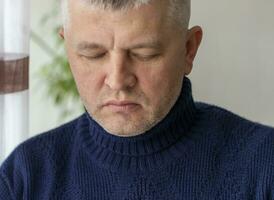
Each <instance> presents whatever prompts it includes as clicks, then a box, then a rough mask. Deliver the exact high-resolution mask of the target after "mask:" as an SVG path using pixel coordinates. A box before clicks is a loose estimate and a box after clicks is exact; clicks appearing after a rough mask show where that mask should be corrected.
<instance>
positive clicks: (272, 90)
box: [191, 0, 274, 126]
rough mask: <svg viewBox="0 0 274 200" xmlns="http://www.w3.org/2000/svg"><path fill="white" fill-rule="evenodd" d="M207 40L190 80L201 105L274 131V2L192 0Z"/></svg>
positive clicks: (195, 19) (194, 14)
mask: <svg viewBox="0 0 274 200" xmlns="http://www.w3.org/2000/svg"><path fill="white" fill-rule="evenodd" d="M192 2H193V3H192V6H193V7H192V8H193V9H192V22H191V24H192V25H194V24H199V25H201V26H202V27H203V29H204V40H203V43H202V46H201V49H200V52H199V54H198V57H197V60H196V63H195V66H194V69H193V72H192V75H191V78H192V80H193V86H194V87H193V90H194V96H195V97H196V100H202V101H206V102H210V103H213V104H217V105H220V106H222V107H225V108H227V109H229V110H232V111H233V112H236V113H238V114H240V115H241V116H244V117H247V118H249V119H252V120H254V121H259V122H262V123H265V124H268V125H272V126H274V103H273V102H274V37H273V35H274V21H273V19H274V12H273V9H274V1H271V0H264V1H257V0H241V1H238V0H230V1H220V0H211V1H202V0H193V1H192Z"/></svg>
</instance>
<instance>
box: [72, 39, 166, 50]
mask: <svg viewBox="0 0 274 200" xmlns="http://www.w3.org/2000/svg"><path fill="white" fill-rule="evenodd" d="M103 48H105V47H104V46H103V45H101V44H97V43H93V42H85V41H84V42H80V43H79V44H78V45H77V49H79V50H91V49H103ZM144 48H151V49H161V48H162V44H161V43H160V42H158V41H156V40H155V41H148V42H143V43H138V44H134V45H131V46H128V47H127V48H126V49H144Z"/></svg>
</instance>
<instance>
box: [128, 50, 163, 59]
mask: <svg viewBox="0 0 274 200" xmlns="http://www.w3.org/2000/svg"><path fill="white" fill-rule="evenodd" d="M130 54H131V55H132V56H134V57H136V58H138V59H141V60H150V59H153V58H157V57H159V56H160V53H154V54H146V55H144V54H143V55H142V54H138V53H133V52H131V53H130Z"/></svg>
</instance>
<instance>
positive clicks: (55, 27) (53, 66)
mask: <svg viewBox="0 0 274 200" xmlns="http://www.w3.org/2000/svg"><path fill="white" fill-rule="evenodd" d="M57 2H58V1H56V3H55V4H54V5H53V8H52V9H51V10H50V11H49V12H47V13H45V14H44V15H43V16H42V18H41V20H40V25H41V27H42V26H43V27H45V26H46V27H50V30H51V32H50V37H51V38H52V39H53V41H54V44H53V46H50V44H49V43H48V42H46V41H44V39H43V37H41V36H40V35H39V34H36V33H34V32H33V31H32V33H31V39H32V41H33V42H35V43H36V44H37V45H38V46H39V47H40V48H41V49H42V50H43V51H44V52H45V53H46V54H48V55H49V56H50V61H49V62H48V63H45V64H43V65H42V66H41V67H40V70H39V71H38V74H37V76H38V77H39V79H40V81H41V84H45V83H46V85H45V88H46V93H45V96H46V97H47V98H50V99H51V100H52V102H53V103H54V104H55V105H56V106H58V107H59V108H60V109H61V116H60V117H61V118H65V117H67V116H69V115H70V114H71V113H73V112H77V111H78V112H79V110H84V108H83V106H82V103H81V101H80V98H79V94H78V91H77V88H76V84H75V82H74V79H73V76H72V74H71V71H70V67H69V63H68V61H67V58H66V54H65V48H64V41H63V39H62V38H61V37H60V36H59V34H58V32H59V30H60V27H61V20H60V9H59V5H58V3H57Z"/></svg>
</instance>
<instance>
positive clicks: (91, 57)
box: [80, 52, 106, 60]
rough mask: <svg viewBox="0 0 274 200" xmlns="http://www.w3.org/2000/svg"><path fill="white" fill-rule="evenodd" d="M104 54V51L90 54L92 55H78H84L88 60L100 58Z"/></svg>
mask: <svg viewBox="0 0 274 200" xmlns="http://www.w3.org/2000/svg"><path fill="white" fill-rule="evenodd" d="M105 54H106V52H103V53H99V54H96V55H92V56H91V55H83V54H81V55H80V56H81V57H84V58H86V59H89V60H96V59H99V58H102V57H103V56H104V55H105Z"/></svg>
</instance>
